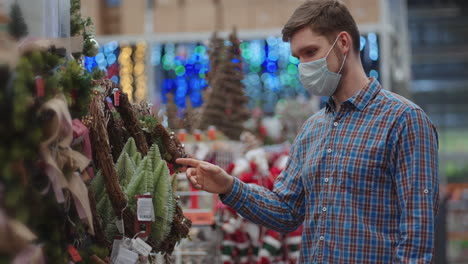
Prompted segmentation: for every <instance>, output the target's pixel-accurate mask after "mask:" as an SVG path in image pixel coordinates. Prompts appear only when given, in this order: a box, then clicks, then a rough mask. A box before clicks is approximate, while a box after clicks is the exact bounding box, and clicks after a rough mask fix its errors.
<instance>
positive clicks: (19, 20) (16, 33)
mask: <svg viewBox="0 0 468 264" xmlns="http://www.w3.org/2000/svg"><path fill="white" fill-rule="evenodd" d="M10 19H11V21H10V23H9V24H8V33H9V34H10V35H11V36H12V37H13V38H15V39H16V40H19V39H21V38H22V37H24V36H26V35H28V26H27V25H26V22H24V17H23V13H22V12H21V8H20V6H19V4H18V2H16V1H15V2H14V3H13V4H12V5H11V9H10Z"/></svg>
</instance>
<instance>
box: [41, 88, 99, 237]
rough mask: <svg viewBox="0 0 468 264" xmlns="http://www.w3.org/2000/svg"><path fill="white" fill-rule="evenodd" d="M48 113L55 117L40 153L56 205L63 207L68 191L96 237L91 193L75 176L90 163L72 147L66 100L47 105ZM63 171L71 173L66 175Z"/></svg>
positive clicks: (69, 118)
mask: <svg viewBox="0 0 468 264" xmlns="http://www.w3.org/2000/svg"><path fill="white" fill-rule="evenodd" d="M46 111H47V112H49V111H51V112H53V113H54V116H53V118H52V120H50V121H49V123H48V124H47V127H46V131H45V137H46V139H45V140H44V141H43V142H41V143H40V145H39V152H40V155H41V158H42V160H43V161H44V163H45V172H46V174H47V176H48V177H49V180H50V183H51V185H52V188H53V190H54V193H55V197H56V199H57V201H58V202H59V203H63V202H64V201H65V197H64V194H63V189H69V190H70V192H71V193H72V195H73V199H74V202H75V208H76V210H77V211H78V215H79V216H80V218H81V219H84V218H86V222H87V224H88V225H89V228H90V233H91V234H94V227H93V224H92V223H93V222H92V221H93V220H92V218H93V217H92V214H91V210H88V209H89V208H90V206H89V199H88V190H87V189H86V186H85V185H84V183H83V180H82V179H81V177H79V174H76V172H80V173H81V172H83V171H84V170H85V169H86V168H87V167H88V165H89V163H90V160H89V159H88V158H87V157H85V156H84V155H83V154H81V153H80V152H78V151H75V150H73V149H72V148H71V147H70V145H71V143H72V141H73V127H72V120H71V116H70V112H69V111H68V107H67V103H66V100H65V97H64V96H63V95H60V96H58V97H56V98H53V99H51V100H49V101H48V102H46V103H45V104H44V105H43V106H42V107H41V109H40V112H46ZM64 171H67V172H70V173H69V174H67V175H65V174H64V173H63V172H64ZM76 175H78V177H79V180H78V179H77V176H76ZM83 187H84V188H83Z"/></svg>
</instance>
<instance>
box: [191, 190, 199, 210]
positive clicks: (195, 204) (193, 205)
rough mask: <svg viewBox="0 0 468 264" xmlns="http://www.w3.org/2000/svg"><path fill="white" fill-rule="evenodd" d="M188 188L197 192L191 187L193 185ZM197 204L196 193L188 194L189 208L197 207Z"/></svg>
mask: <svg viewBox="0 0 468 264" xmlns="http://www.w3.org/2000/svg"><path fill="white" fill-rule="evenodd" d="M190 190H191V191H192V192H198V190H197V189H195V188H193V186H190ZM199 208H200V207H199V205H198V194H191V195H190V209H199Z"/></svg>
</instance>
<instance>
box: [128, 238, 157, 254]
mask: <svg viewBox="0 0 468 264" xmlns="http://www.w3.org/2000/svg"><path fill="white" fill-rule="evenodd" d="M132 247H133V249H134V250H135V251H136V252H138V253H140V254H141V255H143V256H145V257H147V256H148V255H149V253H150V252H151V249H152V248H151V246H150V245H148V244H146V242H145V241H143V240H142V239H141V238H139V237H138V238H136V239H132Z"/></svg>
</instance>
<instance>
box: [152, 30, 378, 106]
mask: <svg viewBox="0 0 468 264" xmlns="http://www.w3.org/2000/svg"><path fill="white" fill-rule="evenodd" d="M226 44H227V45H231V43H230V42H226ZM207 49H208V48H207V47H206V46H205V45H200V44H194V43H188V44H186V43H180V44H175V43H167V44H164V45H161V44H155V45H154V46H153V47H152V49H151V50H152V54H151V58H152V59H151V62H152V65H153V66H155V67H156V69H157V70H159V71H160V72H161V73H162V76H163V78H162V79H161V80H160V81H159V82H160V84H159V86H160V87H161V92H162V97H163V100H164V102H166V100H167V99H166V94H167V93H173V94H174V98H175V101H176V105H177V106H178V107H179V108H184V107H186V105H185V102H186V101H185V98H186V97H187V96H188V97H189V98H190V101H191V103H192V105H193V106H194V107H198V106H201V105H202V103H203V101H202V95H201V93H202V91H203V89H205V87H206V86H207V83H206V80H205V77H206V74H207V73H208V72H209V58H208V51H207ZM240 50H241V57H242V62H243V71H244V80H243V83H244V85H245V92H246V95H247V96H248V97H249V98H250V101H249V104H248V105H249V107H251V108H254V107H257V106H261V107H262V108H263V110H264V111H265V112H267V113H268V112H272V111H274V108H275V105H276V104H277V103H278V102H280V100H281V99H282V98H291V97H297V96H308V95H309V94H308V93H307V92H306V91H305V90H304V88H303V86H302V84H301V82H300V80H299V78H298V74H299V73H298V64H299V59H298V58H295V57H293V56H292V55H291V50H290V44H289V43H287V42H283V41H282V40H281V38H277V37H268V38H267V39H264V40H252V41H242V42H241V43H240ZM360 51H361V56H362V60H363V66H364V69H365V71H366V72H368V73H369V76H373V77H376V78H379V77H381V76H380V75H379V71H378V70H379V67H378V65H379V61H378V60H379V48H378V39H377V35H376V34H375V33H370V34H368V35H367V36H361V38H360Z"/></svg>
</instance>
